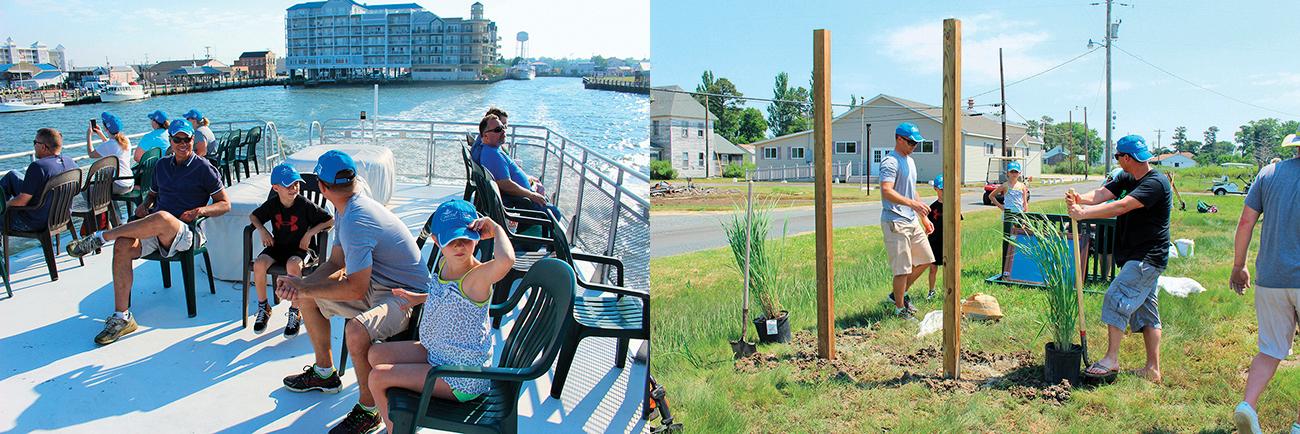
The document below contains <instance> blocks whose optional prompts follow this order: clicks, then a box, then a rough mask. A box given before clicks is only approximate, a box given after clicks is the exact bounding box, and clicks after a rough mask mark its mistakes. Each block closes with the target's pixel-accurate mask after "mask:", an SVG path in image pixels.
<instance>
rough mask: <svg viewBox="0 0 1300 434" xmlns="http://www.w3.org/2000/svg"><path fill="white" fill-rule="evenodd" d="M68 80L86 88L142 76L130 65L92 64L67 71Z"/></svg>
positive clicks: (127, 80) (127, 81)
mask: <svg viewBox="0 0 1300 434" xmlns="http://www.w3.org/2000/svg"><path fill="white" fill-rule="evenodd" d="M67 74H68V82H69V83H71V84H72V85H73V86H76V87H80V88H84V89H99V88H102V87H104V86H107V85H109V84H110V83H130V82H133V81H136V79H138V78H140V74H138V73H136V71H135V68H132V67H130V66H107V67H106V66H91V67H84V68H72V69H71V70H69V71H67Z"/></svg>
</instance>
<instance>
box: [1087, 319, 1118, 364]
mask: <svg viewBox="0 0 1300 434" xmlns="http://www.w3.org/2000/svg"><path fill="white" fill-rule="evenodd" d="M1123 339H1124V330H1121V329H1120V328H1118V327H1115V326H1113V325H1110V324H1106V356H1105V357H1102V358H1101V360H1098V361H1096V362H1095V363H1099V364H1101V365H1102V366H1105V367H1106V368H1108V369H1112V370H1113V369H1119V344H1120V341H1122V340H1123ZM1088 372H1090V373H1092V374H1096V375H1101V374H1105V372H1096V371H1093V370H1092V367H1091V366H1090V367H1088Z"/></svg>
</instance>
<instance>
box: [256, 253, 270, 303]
mask: <svg viewBox="0 0 1300 434" xmlns="http://www.w3.org/2000/svg"><path fill="white" fill-rule="evenodd" d="M274 263H275V259H271V257H270V256H267V255H257V260H254V261H253V287H254V288H257V302H258V303H266V269H267V268H271V264H274Z"/></svg>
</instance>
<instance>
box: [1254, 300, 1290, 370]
mask: <svg viewBox="0 0 1300 434" xmlns="http://www.w3.org/2000/svg"><path fill="white" fill-rule="evenodd" d="M1255 318H1256V320H1257V321H1259V352H1260V353H1262V354H1264V355H1266V356H1269V357H1272V358H1274V359H1278V360H1283V359H1286V357H1287V356H1289V355H1291V344H1292V343H1294V342H1295V333H1296V323H1297V322H1298V321H1300V288H1268V287H1263V286H1259V285H1256V286H1255Z"/></svg>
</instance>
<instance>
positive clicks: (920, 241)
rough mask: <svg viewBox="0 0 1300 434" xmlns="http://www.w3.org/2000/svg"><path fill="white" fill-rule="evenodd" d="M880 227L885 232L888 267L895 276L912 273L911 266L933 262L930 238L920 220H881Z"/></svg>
mask: <svg viewBox="0 0 1300 434" xmlns="http://www.w3.org/2000/svg"><path fill="white" fill-rule="evenodd" d="M880 228H881V229H882V230H883V231H884V232H885V253H886V254H887V255H889V268H891V269H892V270H893V271H894V275H895V276H901V275H904V274H912V268H913V267H916V266H918V265H925V264H930V263H933V262H934V252H933V251H930V240H929V239H928V238H926V236H925V228H923V227H921V222H920V220H915V221H910V222H903V221H892V222H891V221H882V222H880Z"/></svg>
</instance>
